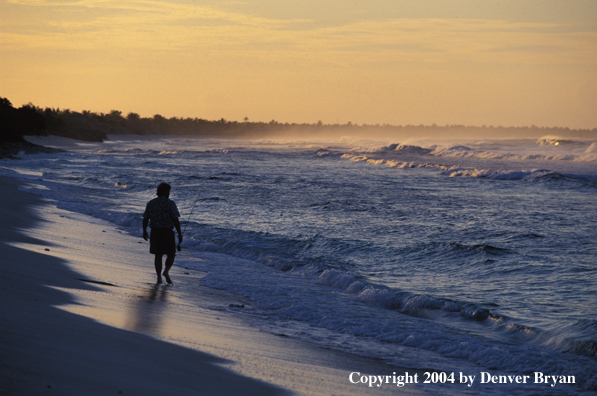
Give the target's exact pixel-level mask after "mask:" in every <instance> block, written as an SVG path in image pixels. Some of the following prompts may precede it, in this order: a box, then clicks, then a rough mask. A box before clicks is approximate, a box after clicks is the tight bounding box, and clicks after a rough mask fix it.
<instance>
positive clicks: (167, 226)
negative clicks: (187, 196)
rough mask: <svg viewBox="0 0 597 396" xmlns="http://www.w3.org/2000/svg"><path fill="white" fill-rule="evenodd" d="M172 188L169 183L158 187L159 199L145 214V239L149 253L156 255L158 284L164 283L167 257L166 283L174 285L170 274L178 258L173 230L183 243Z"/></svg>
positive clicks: (150, 202)
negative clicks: (148, 229)
mask: <svg viewBox="0 0 597 396" xmlns="http://www.w3.org/2000/svg"><path fill="white" fill-rule="evenodd" d="M171 188H172V187H171V186H170V185H169V184H168V183H161V184H160V185H159V186H158V191H157V195H158V197H157V198H154V199H152V200H151V201H149V202H148V203H147V207H146V208H145V213H143V239H145V240H146V241H147V240H148V238H149V253H152V254H155V272H156V274H157V275H158V281H157V283H162V275H161V272H162V256H163V255H166V263H165V264H166V268H165V269H164V273H163V274H164V277H165V278H166V282H168V283H169V284H172V280H171V279H170V275H169V274H168V272H169V271H170V268H172V265H173V264H174V256H176V242H175V240H174V231H173V230H172V229H173V228H174V227H176V231H177V232H178V243H179V244H180V243H181V242H182V232H181V231H180V221H179V220H178V218H179V217H180V213H179V212H178V208H177V207H176V204H175V203H174V201H172V200H171V199H169V197H170V189H171ZM148 224H149V228H151V236H149V235H148V234H147V225H148Z"/></svg>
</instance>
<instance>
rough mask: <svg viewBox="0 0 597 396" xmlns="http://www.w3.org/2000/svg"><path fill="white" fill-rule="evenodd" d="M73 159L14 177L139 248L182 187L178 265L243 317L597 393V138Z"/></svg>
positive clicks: (206, 146) (104, 153)
mask: <svg viewBox="0 0 597 396" xmlns="http://www.w3.org/2000/svg"><path fill="white" fill-rule="evenodd" d="M41 143H46V144H52V143H53V144H54V145H56V146H60V147H65V144H66V141H64V140H61V141H54V142H52V141H50V140H48V139H45V140H44V139H41ZM68 150H70V151H69V152H67V153H63V154H55V155H51V156H49V155H34V156H29V157H27V158H26V159H23V160H18V161H3V162H2V163H0V173H1V174H4V175H8V176H12V177H15V176H16V177H19V178H21V179H24V180H27V181H29V182H30V183H31V187H30V189H31V191H33V192H36V193H38V194H41V195H44V196H47V197H50V198H52V199H54V200H56V202H57V204H58V205H59V206H60V207H62V208H65V209H68V210H73V211H78V212H82V213H86V214H90V215H92V216H95V217H98V218H102V219H105V220H108V221H111V222H113V223H115V224H116V225H117V226H119V227H121V228H122V229H125V230H127V231H128V232H130V233H131V234H133V235H138V236H140V235H141V216H142V213H143V209H144V206H145V204H146V202H147V201H148V200H149V199H151V198H152V197H153V196H154V195H155V186H156V185H157V184H158V183H159V182H161V181H167V182H169V183H171V184H172V186H173V191H172V196H171V198H172V199H174V200H175V202H177V204H178V206H179V209H180V211H181V214H182V219H181V220H182V223H183V227H186V231H185V242H184V243H183V247H184V248H185V250H188V251H191V252H192V253H193V256H194V257H195V258H197V260H191V259H189V260H187V261H182V260H179V259H177V261H176V264H175V265H177V266H179V267H181V266H182V267H185V268H188V269H191V270H193V269H195V270H201V271H206V272H208V273H209V274H208V275H207V276H206V277H205V278H203V279H202V282H203V284H205V285H207V286H210V287H214V288H219V289H224V290H227V291H230V292H234V293H239V294H242V295H243V296H246V297H247V298H248V299H249V301H250V303H249V304H247V306H246V307H245V308H244V309H242V310H240V309H239V310H237V311H238V312H235V314H238V315H241V316H243V317H244V318H245V319H246V320H249V321H250V322H251V323H252V324H254V325H255V326H257V327H259V328H261V329H263V330H265V331H269V332H272V333H274V334H284V335H286V336H289V337H295V338H299V339H304V340H308V341H310V342H314V343H316V344H318V345H322V346H324V347H329V348H338V349H341V350H345V351H348V352H351V353H356V354H360V355H363V356H371V357H375V358H380V359H384V360H385V361H387V362H389V363H391V364H394V365H397V366H400V367H405V368H409V369H433V370H443V371H448V372H451V371H456V372H458V371H462V372H465V373H471V374H475V373H478V372H480V371H492V372H494V373H520V374H523V373H532V372H534V371H542V372H544V373H546V374H550V375H575V376H576V381H577V385H575V386H567V387H564V386H558V387H555V388H552V389H549V391H550V392H556V393H551V394H583V393H587V394H589V393H590V392H593V391H595V390H596V389H597V316H596V314H595V312H597V297H595V296H596V295H597V261H596V257H597V244H596V241H597V229H596V227H595V224H597V209H596V207H597V206H596V205H595V203H596V202H597V143H596V142H595V141H591V140H581V139H570V138H567V139H560V138H558V137H555V136H546V137H544V138H541V139H539V140H537V139H518V140H487V141H479V140H475V141H472V140H458V141H457V140H452V141H449V140H443V141H442V140H428V141H414V140H410V141H402V142H392V141H390V142H388V141H384V142H379V141H364V140H353V139H349V138H345V139H340V140H337V141H334V142H324V141H319V142H314V141H310V142H306V141H302V142H301V141H296V140H295V141H284V142H283V141H240V140H216V139H193V138H184V137H176V138H156V137H154V138H147V137H143V138H141V137H135V136H112V137H111V140H110V141H107V142H105V143H98V144H74V145H73V144H70V145H69V147H68ZM191 210H193V214H192V216H191ZM533 386H534V385H530V386H529V385H526V386H522V385H518V386H517V385H512V386H508V387H499V386H486V387H484V388H483V387H477V388H475V389H474V391H475V392H480V391H482V392H483V393H484V394H528V392H529V391H532V392H539V391H541V390H542V389H545V386H543V387H542V386H537V387H536V388H535V387H533ZM431 389H432V390H434V391H437V392H441V393H442V394H446V393H450V392H453V394H462V393H463V392H466V391H468V390H467V389H464V388H463V387H457V386H455V387H446V386H443V387H438V388H433V387H431Z"/></svg>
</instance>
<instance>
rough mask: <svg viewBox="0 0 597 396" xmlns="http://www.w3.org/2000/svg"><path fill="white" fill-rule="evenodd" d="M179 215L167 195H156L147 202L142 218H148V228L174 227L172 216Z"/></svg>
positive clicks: (176, 216)
mask: <svg viewBox="0 0 597 396" xmlns="http://www.w3.org/2000/svg"><path fill="white" fill-rule="evenodd" d="M178 217H180V213H178V208H177V207H176V204H175V203H174V201H172V200H171V199H168V198H167V197H157V198H154V199H152V200H151V201H149V202H148V203H147V207H146V208H145V213H143V218H144V219H149V227H150V228H167V229H169V230H171V229H172V228H174V223H172V219H173V218H178Z"/></svg>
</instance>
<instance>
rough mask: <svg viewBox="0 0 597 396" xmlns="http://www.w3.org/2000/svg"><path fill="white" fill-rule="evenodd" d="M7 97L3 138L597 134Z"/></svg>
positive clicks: (595, 133) (594, 134)
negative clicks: (146, 112)
mask: <svg viewBox="0 0 597 396" xmlns="http://www.w3.org/2000/svg"><path fill="white" fill-rule="evenodd" d="M0 99H2V103H1V104H2V109H1V110H2V129H3V130H2V134H1V135H0V141H7V140H11V139H10V138H14V137H15V136H17V137H22V136H26V135H38V136H47V135H54V136H62V137H67V138H71V139H77V140H82V141H90V142H101V141H104V140H106V139H107V136H108V135H172V136H198V137H216V138H241V139H273V138H282V139H289V138H296V137H300V138H301V139H313V138H323V137H325V138H331V139H337V138H341V137H345V136H348V137H352V138H360V137H363V138H374V139H390V140H392V139H409V138H418V139H425V138H429V139H433V138H435V139H437V138H459V139H460V138H469V139H481V138H482V139H504V138H530V139H538V138H541V137H543V136H546V135H552V136H558V137H560V138H578V139H597V128H593V129H570V128H566V127H539V126H535V125H531V126H507V127H506V126H486V125H483V126H466V125H445V126H439V125H435V124H432V125H389V124H375V125H371V124H361V125H358V124H353V123H351V122H347V123H346V124H339V123H336V124H324V123H322V122H321V121H319V122H317V123H315V124H307V123H302V124H297V123H288V122H279V121H276V120H271V121H270V122H251V121H249V120H248V118H245V120H244V121H242V122H238V121H228V120H226V119H224V118H222V119H220V120H215V121H210V120H206V119H203V118H198V117H195V118H178V117H171V118H166V117H163V116H161V115H159V114H156V115H154V116H153V117H141V116H139V114H136V113H132V112H131V113H128V114H127V115H126V116H124V115H123V114H122V112H121V111H118V110H112V111H111V112H110V113H107V114H106V113H95V112H91V111H83V112H76V111H71V110H69V109H54V108H45V109H42V108H40V107H36V106H35V105H33V104H31V103H29V104H28V105H25V106H22V107H20V108H18V109H16V108H14V107H13V106H12V104H11V103H10V101H9V100H8V99H6V98H0Z"/></svg>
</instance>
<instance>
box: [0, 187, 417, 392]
mask: <svg viewBox="0 0 597 396" xmlns="http://www.w3.org/2000/svg"><path fill="white" fill-rule="evenodd" d="M0 182H1V183H2V184H3V185H4V186H5V188H4V189H3V190H4V191H5V192H4V194H3V195H2V197H1V198H0V204H1V205H0V214H1V215H2V218H3V220H4V222H5V227H4V228H3V229H1V230H0V242H1V243H0V255H1V256H2V257H3V259H2V268H1V269H0V270H1V272H2V276H1V277H0V283H1V285H0V286H1V287H0V295H1V297H2V306H1V307H0V312H1V315H0V320H1V326H0V331H1V337H0V352H1V356H2V358H1V360H0V366H1V367H2V371H1V372H2V374H1V378H0V379H1V383H0V384H1V387H0V389H1V390H0V394H2V395H26V394H36V395H38V394H61V395H67V396H68V395H80V394H85V395H95V394H97V395H100V394H101V395H104V394H124V395H126V394H129V395H137V394H138V395H152V394H177V395H187V394H188V395H201V394H205V395H238V394H243V395H287V394H299V395H329V394H343V395H360V394H375V395H384V394H390V393H392V394H394V393H395V392H396V389H395V386H387V387H385V388H368V387H366V386H363V385H354V384H351V383H350V382H349V379H348V376H349V374H350V373H351V372H352V371H358V372H361V373H370V374H378V375H382V374H383V375H385V374H391V373H392V371H398V370H400V369H399V368H397V367H391V366H388V365H386V364H384V363H383V362H379V361H376V360H374V359H368V358H362V357H359V356H355V355H351V354H348V353H344V352H340V351H332V350H325V349H322V348H319V347H317V346H315V345H312V344H309V343H306V342H303V341H298V340H293V339H290V338H287V337H282V336H276V335H273V334H269V333H265V332H262V331H259V330H257V329H255V328H253V327H251V326H250V325H249V324H247V323H245V322H244V321H243V320H242V318H241V317H239V315H235V314H234V310H235V309H237V308H235V307H234V305H238V306H240V305H242V304H244V303H247V301H245V300H244V299H243V298H242V297H239V296H235V295H231V294H228V293H225V292H221V291H218V290H215V289H209V288H207V287H203V286H200V285H199V284H198V283H199V282H198V279H200V278H201V277H202V276H204V274H203V273H199V272H196V271H191V270H186V269H185V268H184V267H179V266H177V264H176V262H175V265H174V267H173V271H172V272H171V275H172V278H173V280H174V283H175V286H174V287H170V286H166V285H160V286H156V285H155V284H154V283H153V281H154V277H155V274H154V272H153V265H152V261H153V257H152V256H151V255H150V254H149V253H148V252H147V245H146V243H144V242H142V241H140V240H139V238H135V237H133V236H131V235H128V234H126V233H124V232H122V231H120V230H118V229H117V228H116V227H115V226H114V225H111V224H109V223H107V222H103V221H101V220H97V219H94V218H91V217H88V216H85V215H81V214H77V213H74V212H67V211H64V210H60V209H57V208H56V207H55V205H53V204H52V203H51V202H48V201H47V200H45V199H44V198H42V197H39V196H36V195H34V194H30V193H27V192H23V191H20V190H19V186H21V185H22V184H23V183H22V182H19V181H17V180H16V179H11V178H7V177H1V178H0ZM183 254H184V251H183ZM190 294H193V295H194V296H197V295H199V296H200V298H201V299H202V304H201V305H202V306H198V305H197V304H193V299H190V298H188V297H189V296H190ZM195 298H196V297H195ZM230 304H232V305H233V307H230ZM206 305H207V306H208V307H210V308H209V309H208V308H205V306H206ZM231 310H232V312H229V311H231ZM400 393H401V394H424V392H423V391H422V390H421V389H418V388H414V387H404V388H400Z"/></svg>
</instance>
